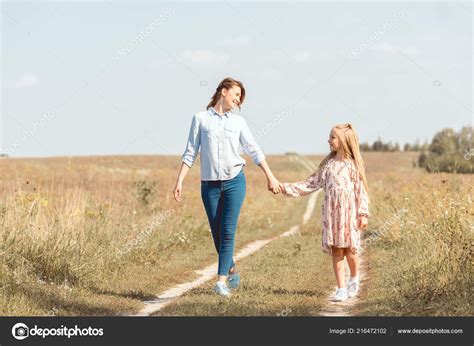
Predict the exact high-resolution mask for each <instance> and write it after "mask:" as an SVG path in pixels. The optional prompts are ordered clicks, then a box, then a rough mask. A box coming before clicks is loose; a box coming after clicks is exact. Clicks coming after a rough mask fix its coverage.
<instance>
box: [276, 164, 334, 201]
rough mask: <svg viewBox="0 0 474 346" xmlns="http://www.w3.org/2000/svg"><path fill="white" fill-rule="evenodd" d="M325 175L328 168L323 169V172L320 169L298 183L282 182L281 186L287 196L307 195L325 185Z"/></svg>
mask: <svg viewBox="0 0 474 346" xmlns="http://www.w3.org/2000/svg"><path fill="white" fill-rule="evenodd" d="M325 176H326V170H323V172H322V174H319V169H318V170H316V172H314V173H313V174H312V175H311V176H310V177H309V178H308V179H306V180H303V181H299V182H297V183H282V184H280V186H281V188H282V192H283V194H284V195H285V196H291V197H301V196H306V195H308V194H310V193H312V192H315V191H317V190H319V189H321V188H323V187H324V185H325V180H326V178H325Z"/></svg>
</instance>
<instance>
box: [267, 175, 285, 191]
mask: <svg viewBox="0 0 474 346" xmlns="http://www.w3.org/2000/svg"><path fill="white" fill-rule="evenodd" d="M267 188H268V191H271V192H273V194H275V195H277V194H279V193H280V192H282V189H281V183H280V182H279V181H278V180H277V179H276V178H274V177H273V178H270V179H268V180H267Z"/></svg>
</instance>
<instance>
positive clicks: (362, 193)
mask: <svg viewBox="0 0 474 346" xmlns="http://www.w3.org/2000/svg"><path fill="white" fill-rule="evenodd" d="M357 177H358V178H357V179H356V182H355V195H356V207H357V227H358V228H359V229H365V228H367V225H368V223H369V220H368V218H369V217H370V213H369V195H368V193H367V190H366V189H365V185H364V181H363V180H362V179H360V177H359V175H358V174H357Z"/></svg>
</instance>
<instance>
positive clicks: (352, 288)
mask: <svg viewBox="0 0 474 346" xmlns="http://www.w3.org/2000/svg"><path fill="white" fill-rule="evenodd" d="M347 291H348V296H349V298H353V297H355V296H356V295H357V293H358V292H359V280H354V281H349V284H348V285H347Z"/></svg>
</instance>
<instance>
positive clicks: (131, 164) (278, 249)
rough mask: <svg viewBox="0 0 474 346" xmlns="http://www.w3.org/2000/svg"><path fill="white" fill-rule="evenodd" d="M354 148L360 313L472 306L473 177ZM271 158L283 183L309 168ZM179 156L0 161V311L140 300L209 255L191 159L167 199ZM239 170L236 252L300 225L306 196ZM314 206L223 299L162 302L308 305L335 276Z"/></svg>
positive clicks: (250, 310)
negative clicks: (367, 211) (359, 159)
mask: <svg viewBox="0 0 474 346" xmlns="http://www.w3.org/2000/svg"><path fill="white" fill-rule="evenodd" d="M364 157H365V159H366V165H367V171H368V180H369V187H370V196H371V200H372V206H371V211H372V218H371V220H370V223H369V231H367V233H366V235H365V236H366V244H367V246H366V251H365V255H366V256H367V259H366V263H367V264H368V270H369V273H368V275H369V281H368V282H367V283H366V287H365V290H364V291H363V292H362V294H363V295H362V298H363V299H362V300H361V303H360V304H359V305H358V306H357V313H358V314H363V315H470V316H472V315H473V310H472V309H473V308H472V303H471V301H470V299H469V297H471V296H472V287H473V286H474V285H473V281H472V280H473V279H472V246H473V228H472V224H473V222H472V221H473V216H474V209H473V204H472V200H471V196H472V195H473V193H472V188H473V181H474V177H473V176H472V175H449V174H441V175H429V174H427V173H425V172H424V171H423V170H420V169H418V168H414V167H413V165H412V162H413V161H416V158H417V153H366V154H365V155H364ZM309 159H310V160H312V161H314V162H317V161H318V160H319V157H310V158H309ZM269 161H270V164H271V167H272V169H273V170H274V172H275V174H276V175H277V177H278V178H279V179H281V180H282V181H295V180H299V179H302V178H304V177H306V176H307V175H308V171H307V169H306V168H305V167H304V166H303V165H302V164H300V163H298V162H296V161H291V160H289V158H288V157H271V158H270V159H269ZM179 164H180V162H179V158H177V157H163V156H161V157H157V156H142V157H95V158H87V157H84V158H72V159H69V158H54V159H23V160H12V159H8V160H0V169H1V171H2V177H1V179H0V236H1V239H2V240H1V242H0V256H1V269H0V292H1V299H2V304H1V305H0V314H1V315H47V314H49V315H115V314H120V313H124V312H131V311H138V310H139V309H140V308H141V306H142V304H141V300H144V299H148V298H151V297H152V296H154V295H155V294H157V293H159V292H161V291H163V290H165V289H166V288H169V287H171V286H173V285H175V284H177V283H181V282H183V281H188V280H191V279H193V278H194V277H195V273H194V270H196V269H200V268H202V267H204V266H206V265H207V264H210V263H212V262H214V261H215V260H216V256H215V250H214V248H213V245H212V241H211V238H210V233H209V227H208V224H207V220H206V218H205V214H204V210H203V207H202V203H201V198H200V193H199V168H198V167H195V168H194V169H193V170H192V171H191V173H190V175H189V176H188V178H187V180H186V182H185V186H184V187H185V191H184V193H185V198H184V201H183V203H182V205H180V206H179V207H178V206H176V204H175V203H174V201H173V200H172V195H171V189H172V187H173V183H174V180H175V177H176V173H177V170H178V167H179ZM246 175H247V183H248V188H247V199H246V202H245V205H244V208H243V211H242V214H241V219H240V222H239V229H238V233H237V244H236V245H237V249H236V250H238V249H239V248H241V247H243V246H244V245H245V244H247V243H249V242H251V241H253V240H256V239H266V238H269V237H271V236H274V235H276V234H279V233H281V232H283V231H286V230H287V229H288V228H289V227H290V226H293V225H295V224H298V223H300V221H301V216H302V214H303V211H304V208H305V205H306V199H305V198H301V199H289V198H282V197H279V196H278V197H275V196H273V195H272V194H270V193H268V192H266V188H265V180H264V177H263V175H262V174H261V172H260V171H259V169H258V168H257V167H255V166H253V165H249V166H248V167H247V168H246ZM319 203H321V201H319ZM171 208H172V209H171ZM319 208H320V207H319V206H318V207H317V209H316V212H315V214H314V216H313V218H312V220H311V221H310V223H309V224H308V225H307V226H305V227H304V228H303V229H302V232H301V235H298V236H294V237H290V238H286V239H280V240H277V241H275V242H274V243H271V244H270V245H268V246H267V247H265V248H264V249H262V250H261V251H260V252H258V253H256V254H254V255H252V256H250V257H248V258H246V259H244V260H242V262H241V263H240V264H239V266H240V271H241V273H242V275H243V280H244V281H243V284H242V288H241V289H240V290H239V291H238V293H236V296H235V297H234V298H233V299H232V300H231V301H230V302H225V301H221V300H219V299H217V297H215V296H213V295H211V294H210V293H209V289H210V287H211V286H210V285H211V283H210V284H209V285H207V286H203V287H201V288H199V289H197V290H194V291H192V292H190V293H189V294H188V295H186V296H185V297H183V298H182V299H180V300H179V301H177V302H176V303H175V304H172V305H170V306H168V307H167V308H166V309H165V310H163V311H162V312H161V313H160V314H165V315H269V316H273V315H277V314H280V315H282V314H283V315H284V314H288V315H290V316H297V315H317V314H318V312H319V310H320V307H321V305H322V304H323V303H324V301H323V299H324V297H325V296H326V295H327V292H328V290H329V289H331V288H332V287H333V286H334V278H333V275H334V274H333V272H332V268H331V265H330V258H329V257H328V256H327V255H325V254H323V253H322V251H321V249H320V233H319V232H320V209H319ZM401 210H402V212H400V211H401ZM166 211H168V213H166ZM160 215H162V216H160ZM159 220H161V221H159ZM153 223H154V225H155V227H150V226H149V225H150V224H153Z"/></svg>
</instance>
